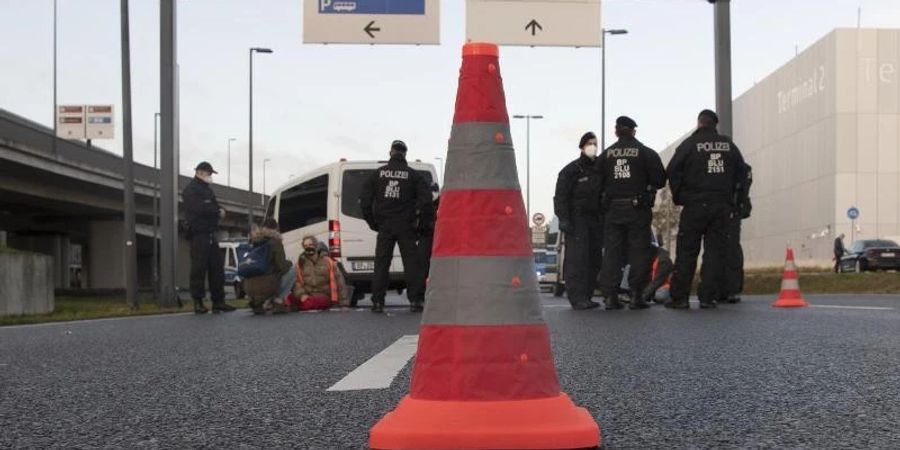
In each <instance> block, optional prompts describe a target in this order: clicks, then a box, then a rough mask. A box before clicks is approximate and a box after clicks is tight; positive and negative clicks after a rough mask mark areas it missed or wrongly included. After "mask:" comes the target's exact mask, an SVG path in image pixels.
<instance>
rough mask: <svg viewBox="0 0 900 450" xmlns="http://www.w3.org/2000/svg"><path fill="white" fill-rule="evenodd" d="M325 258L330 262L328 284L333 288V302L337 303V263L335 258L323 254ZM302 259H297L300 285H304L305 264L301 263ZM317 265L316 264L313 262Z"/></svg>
mask: <svg viewBox="0 0 900 450" xmlns="http://www.w3.org/2000/svg"><path fill="white" fill-rule="evenodd" d="M323 258H325V262H326V263H328V285H329V287H330V288H331V303H337V302H338V300H339V298H338V286H337V279H336V278H335V275H334V270H335V263H334V260H332V259H331V258H329V257H327V256H323ZM300 261H301V260H297V283H298V284H299V285H300V286H303V266H302V265H301V264H300ZM313 267H315V264H313Z"/></svg>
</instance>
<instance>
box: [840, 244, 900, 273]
mask: <svg viewBox="0 0 900 450" xmlns="http://www.w3.org/2000/svg"><path fill="white" fill-rule="evenodd" d="M838 267H839V269H840V271H841V272H857V273H859V272H865V271H877V270H900V245H897V243H896V242H894V241H889V240H886V239H871V240H859V241H855V242H853V244H852V245H850V248H849V249H847V254H846V255H844V256H843V257H841V264H840V265H839V266H838Z"/></svg>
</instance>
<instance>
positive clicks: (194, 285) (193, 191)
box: [181, 161, 234, 314]
mask: <svg viewBox="0 0 900 450" xmlns="http://www.w3.org/2000/svg"><path fill="white" fill-rule="evenodd" d="M214 173H218V172H216V171H215V170H213V168H212V165H210V164H209V163H208V162H205V161H204V162H202V163H200V164H198V165H197V168H196V169H194V174H195V175H194V179H193V180H191V182H190V183H188V185H187V186H185V188H184V191H183V192H182V193H181V196H182V199H183V200H184V215H185V218H186V219H187V233H188V239H190V241H191V298H192V299H194V312H195V313H197V314H205V313H206V312H208V311H209V310H208V309H206V307H205V306H203V297H204V296H205V295H206V292H205V291H206V289H205V287H204V282H207V283H208V284H209V295H210V297H211V298H212V310H213V312H231V311H234V307H233V306H231V305H229V304H227V303H225V262H224V261H223V258H222V255H221V254H220V253H219V240H218V238H217V237H216V232H217V231H218V228H219V219H221V218H224V217H225V210H224V209H222V208H221V207H220V206H219V203H218V202H217V201H216V194H214V193H213V191H212V189H211V188H210V187H209V185H210V184H211V183H212V175H213V174H214Z"/></svg>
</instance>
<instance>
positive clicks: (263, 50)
mask: <svg viewBox="0 0 900 450" xmlns="http://www.w3.org/2000/svg"><path fill="white" fill-rule="evenodd" d="M253 53H272V49H269V48H261V47H251V48H250V105H249V108H250V141H249V149H250V150H249V153H250V155H249V158H250V188H249V194H248V195H249V197H248V198H249V201H248V202H247V206H248V210H247V229H248V230H250V229H252V228H253Z"/></svg>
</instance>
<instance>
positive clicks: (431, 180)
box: [266, 159, 439, 306]
mask: <svg viewBox="0 0 900 450" xmlns="http://www.w3.org/2000/svg"><path fill="white" fill-rule="evenodd" d="M385 164H387V161H347V160H344V159H342V160H340V161H339V162H336V163H333V164H329V165H327V166H324V167H320V168H318V169H315V170H313V171H311V172H309V173H306V174H304V175H303V176H300V177H296V178H293V179H291V180H290V181H288V182H287V183H285V184H284V185H282V186H281V187H279V188H278V189H277V190H276V191H275V192H274V193H273V194H272V198H271V199H270V201H269V206H268V208H267V210H266V217H274V218H275V220H277V221H278V225H279V227H280V228H281V234H282V236H283V238H284V250H285V252H286V253H287V256H288V258H290V259H291V261H294V262H296V261H297V257H298V256H299V255H300V252H301V251H302V248H301V241H302V240H303V237H304V236H309V235H312V236H315V237H316V238H318V239H319V241H321V242H322V243H325V244H327V245H328V249H329V253H330V254H331V257H332V258H334V259H335V260H336V261H337V262H338V264H339V267H341V268H342V270H343V271H344V275H345V277H346V278H347V283H348V284H352V285H353V286H354V287H355V289H354V293H353V299H352V300H351V304H352V305H354V306H355V305H356V302H357V301H359V300H360V299H362V297H363V296H364V295H365V294H366V293H368V292H371V290H372V278H373V275H374V271H375V238H376V233H375V232H374V231H372V230H370V229H369V226H368V225H367V224H366V221H365V220H363V218H362V211H361V209H360V206H359V196H360V191H361V190H362V186H363V183H364V182H365V180H366V179H367V178H368V177H369V176H371V175H372V173H373V172H374V171H375V169H377V168H379V167H381V166H383V165H385ZM409 165H410V167H412V168H413V169H415V170H416V171H418V172H419V173H421V174H422V176H424V177H425V180H426V181H427V182H428V184H429V185H431V189H432V192H433V194H434V195H437V193H438V192H439V187H438V184H437V182H436V180H437V176H436V172H435V169H434V165H432V164H429V163H423V162H420V161H414V162H410V164H409ZM402 281H403V263H402V262H401V259H400V251H399V248H398V247H395V248H394V260H393V262H392V263H391V271H390V283H391V284H390V288H392V289H398V290H400V289H403V288H404V287H405V285H404V283H403V282H402Z"/></svg>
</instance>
